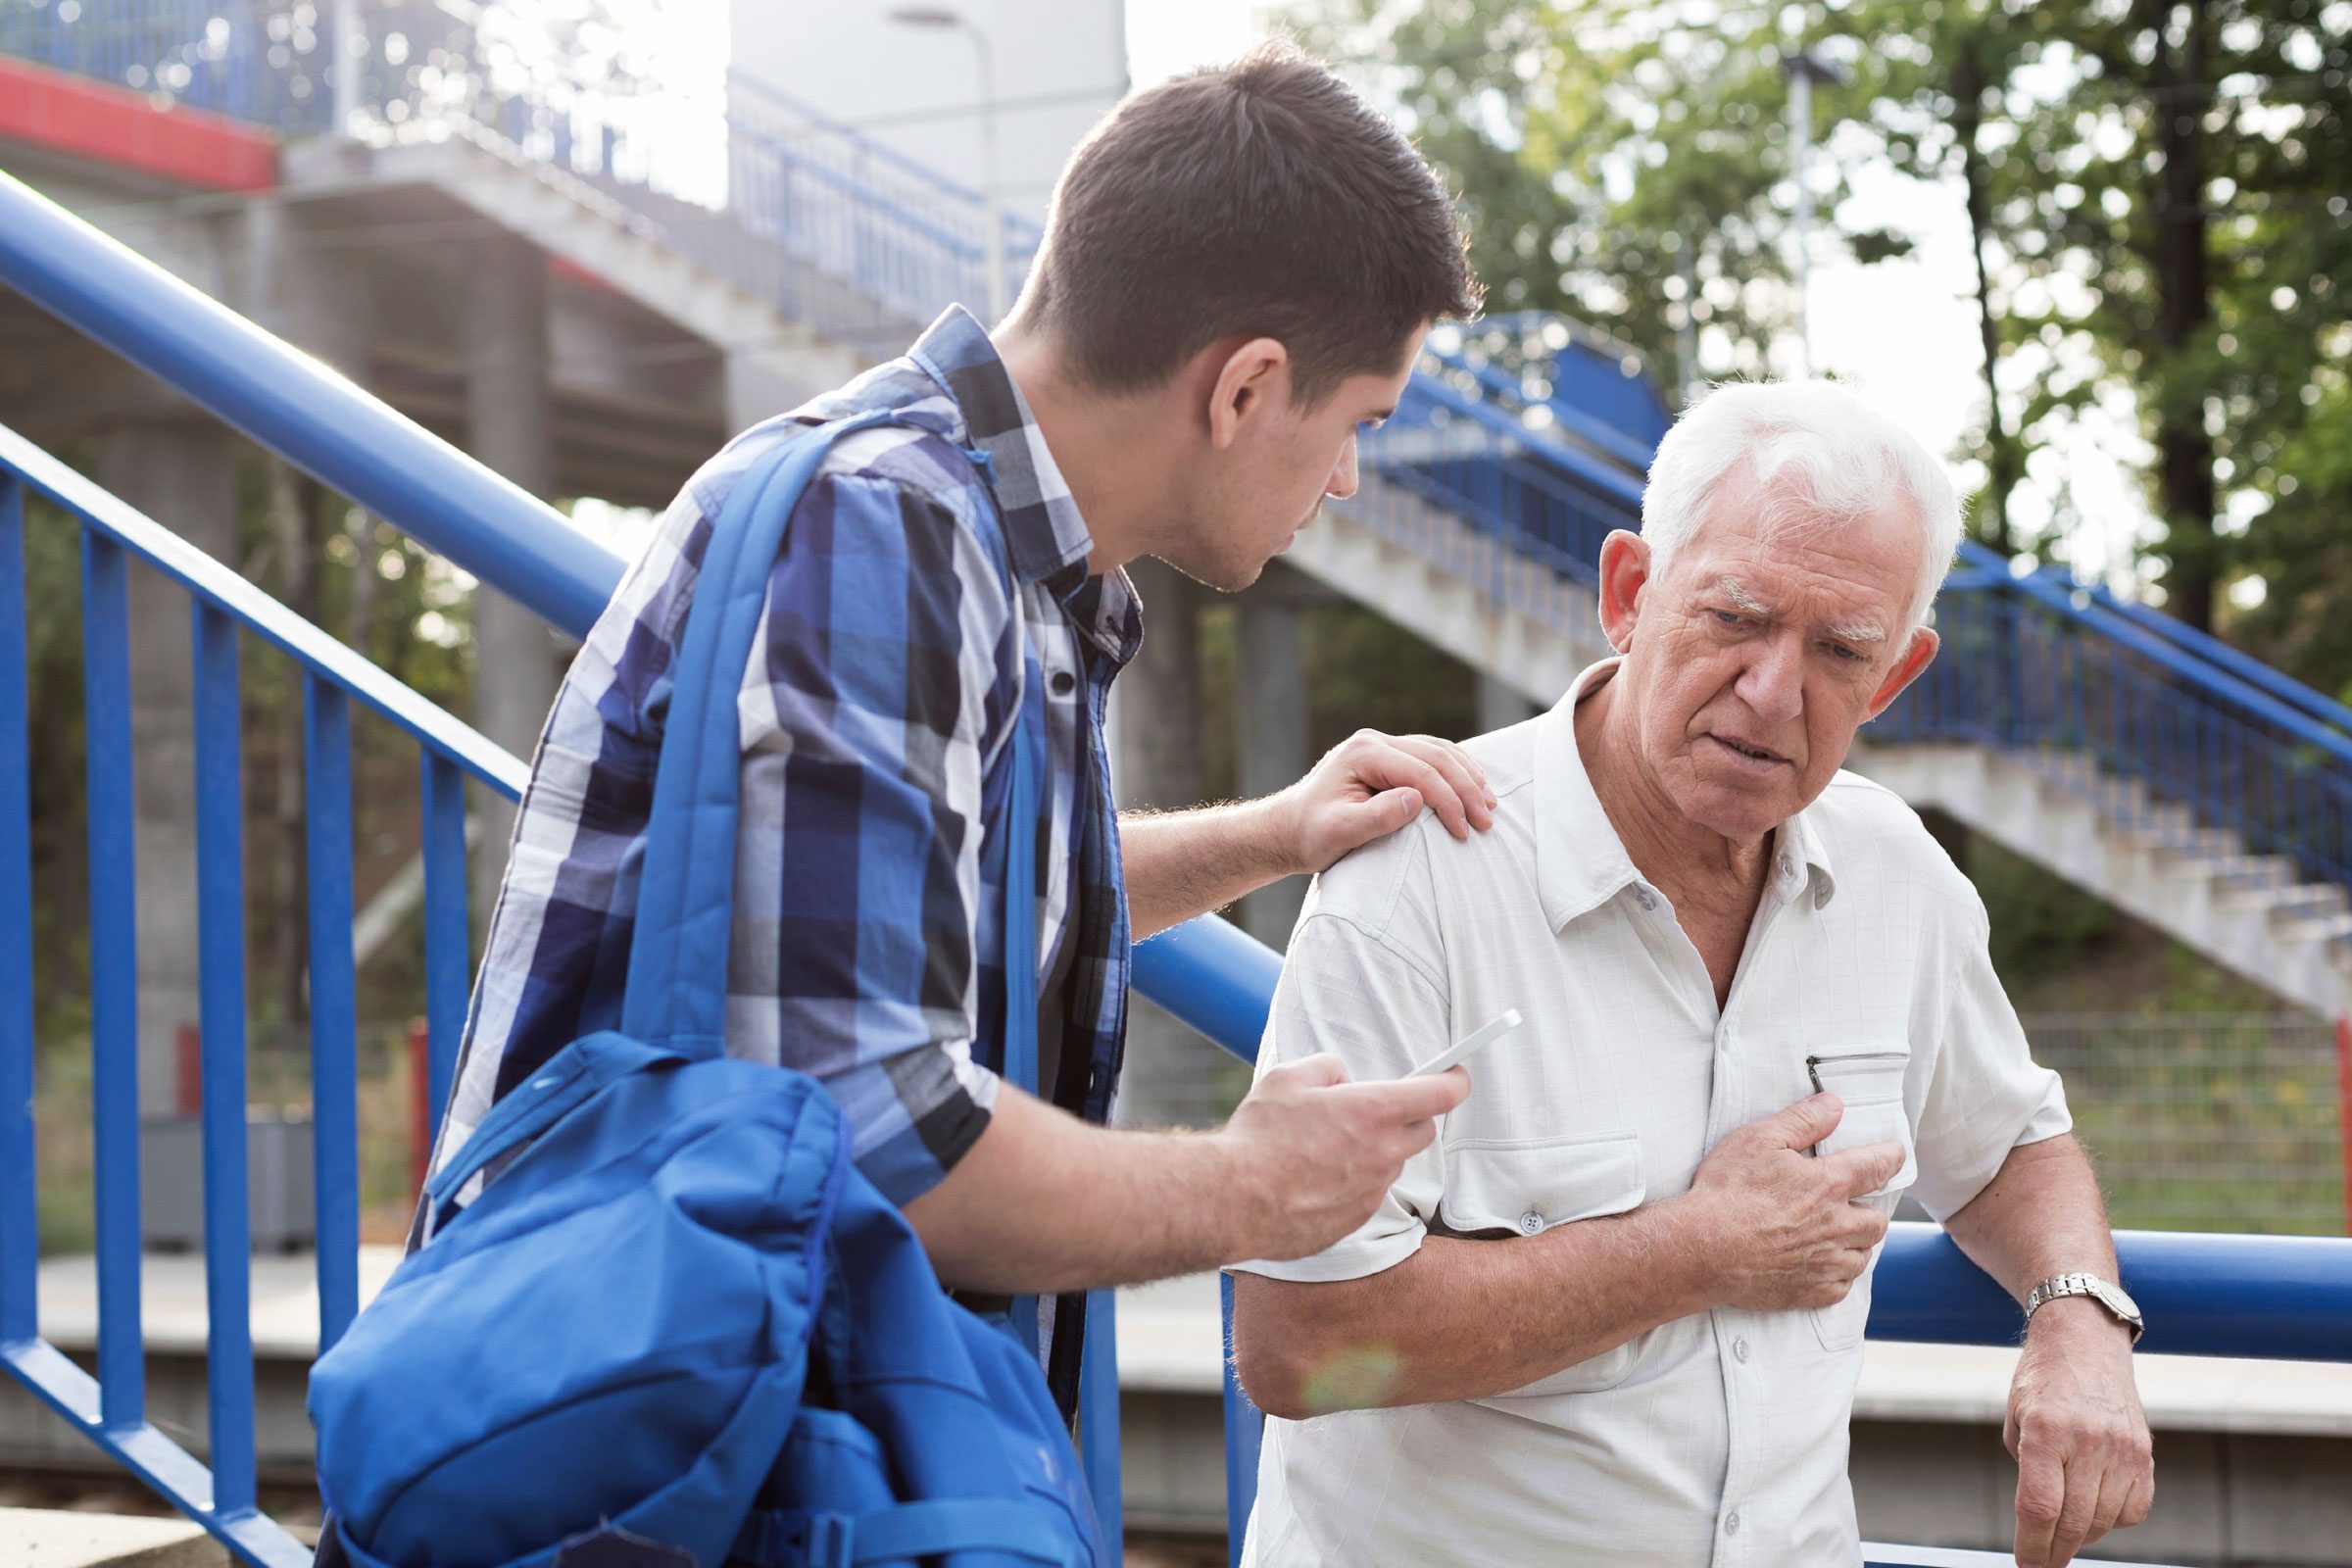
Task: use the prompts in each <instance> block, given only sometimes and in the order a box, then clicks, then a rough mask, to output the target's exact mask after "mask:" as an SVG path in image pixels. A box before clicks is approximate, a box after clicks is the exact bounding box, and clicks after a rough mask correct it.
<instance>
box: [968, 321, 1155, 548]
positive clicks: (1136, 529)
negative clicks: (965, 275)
mask: <svg viewBox="0 0 2352 1568" xmlns="http://www.w3.org/2000/svg"><path fill="white" fill-rule="evenodd" d="M996 346H997V356H998V358H999V359H1001V360H1003V361H1004V364H1005V373H1006V374H1007V375H1009V376H1011V377H1012V384H1013V385H1014V386H1016V387H1019V388H1020V391H1021V396H1022V397H1023V398H1024V399H1026V400H1027V402H1028V404H1029V413H1030V416H1031V417H1033V418H1035V419H1036V421H1037V427H1038V430H1039V432H1040V433H1041V434H1042V435H1043V436H1044V437H1045V442H1046V450H1047V451H1049V452H1051V453H1053V455H1054V466H1055V467H1057V468H1059V469H1060V470H1061V476H1062V478H1063V479H1064V480H1065V481H1067V482H1068V484H1069V487H1070V499H1071V500H1072V501H1073V502H1075V503H1076V504H1077V507H1078V515H1080V516H1081V517H1084V518H1085V519H1086V529H1087V532H1088V533H1089V534H1090V535H1092V536H1093V538H1094V541H1095V546H1094V549H1093V550H1092V551H1091V552H1089V553H1088V556H1087V560H1086V569H1087V570H1088V571H1089V572H1092V573H1101V572H1105V571H1109V570H1111V569H1112V568H1114V567H1117V566H1123V565H1125V564H1127V563H1128V562H1130V561H1133V560H1134V559H1135V558H1136V557H1138V556H1141V555H1145V554H1148V553H1150V551H1151V550H1152V543H1153V540H1154V538H1155V537H1156V535H1155V534H1154V531H1153V530H1154V526H1155V524H1156V521H1157V517H1158V515H1159V511H1160V508H1161V505H1162V500H1163V498H1164V497H1165V496H1166V494H1167V490H1168V486H1167V483H1166V480H1167V478H1168V475H1166V474H1165V473H1164V472H1163V471H1162V470H1163V469H1164V468H1165V466H1166V465H1165V463H1164V461H1163V455H1164V453H1165V451H1166V448H1167V446H1168V436H1169V431H1168V429H1167V417H1166V414H1165V411H1164V410H1163V409H1162V408H1161V407H1160V401H1159V399H1157V398H1156V397H1121V396H1117V395H1115V394H1104V393H1102V392H1098V391H1095V390H1093V389H1091V388H1088V387H1085V386H1082V385H1080V384H1078V383H1077V382H1076V381H1075V380H1074V379H1073V378H1072V377H1071V376H1070V375H1069V374H1068V373H1067V372H1066V371H1065V370H1064V368H1062V366H1061V364H1060V362H1059V360H1058V359H1057V357H1056V356H1055V354H1054V346H1053V344H1052V343H1051V342H1050V341H1048V340H1046V339H1045V338H1043V337H1042V336H1040V335H1039V334H1037V333H1035V332H1033V331H1030V330H1027V329H1026V328H1025V327H1024V326H1023V325H1022V324H1021V323H1020V322H1019V321H1018V320H1015V321H1009V322H1006V323H1005V326H1003V327H1001V328H999V330H998V332H997V334H996Z"/></svg>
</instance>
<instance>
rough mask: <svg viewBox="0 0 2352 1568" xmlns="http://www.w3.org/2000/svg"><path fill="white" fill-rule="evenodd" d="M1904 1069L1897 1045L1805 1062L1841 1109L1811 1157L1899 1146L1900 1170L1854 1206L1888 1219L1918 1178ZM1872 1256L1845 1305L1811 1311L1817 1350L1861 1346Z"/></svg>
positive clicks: (1905, 1058) (1905, 1053) (1906, 1056)
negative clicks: (1905, 1098)
mask: <svg viewBox="0 0 2352 1568" xmlns="http://www.w3.org/2000/svg"><path fill="white" fill-rule="evenodd" d="M1910 1066H1911V1051H1910V1048H1909V1047H1908V1046H1907V1045H1899V1044H1898V1045H1888V1046H1871V1047H1862V1048H1856V1049H1855V1050H1852V1051H1835V1052H1824V1053H1822V1054H1819V1055H1813V1056H1807V1057H1806V1058H1805V1067H1806V1070H1807V1072H1808V1073H1809V1074H1810V1076H1811V1079H1812V1087H1814V1088H1817V1089H1826V1090H1828V1091H1829V1092H1830V1093H1831V1094H1834V1095H1836V1096H1837V1097H1838V1099H1839V1100H1840V1101H1841V1102H1843V1103H1844V1105H1845V1113H1844V1114H1843V1115H1842V1116H1840V1117H1839V1118H1838V1126H1837V1128H1836V1130H1835V1131H1833V1132H1832V1133H1831V1134H1830V1136H1829V1137H1827V1138H1825V1139H1823V1140H1822V1141H1821V1142H1820V1143H1819V1144H1818V1145H1816V1146H1815V1147H1814V1152H1815V1153H1817V1154H1835V1153H1837V1152H1839V1151H1840V1150H1846V1149H1859V1148H1861V1147H1863V1146H1864V1145H1865V1144H1879V1143H1890V1142H1891V1143H1898V1144H1901V1145H1902V1146H1903V1163H1902V1167H1901V1168H1900V1169H1899V1170H1897V1171H1896V1172H1895V1173H1894V1176H1893V1178H1892V1179H1891V1180H1889V1181H1888V1182H1887V1185H1886V1186H1884V1187H1881V1188H1878V1189H1877V1190H1875V1191H1873V1192H1870V1193H1866V1194H1864V1195H1863V1196H1862V1197H1860V1198H1857V1199H1855V1200H1854V1201H1855V1202H1857V1203H1867V1204H1869V1205H1870V1206H1871V1207H1872V1208H1875V1209H1877V1210H1878V1211H1879V1212H1880V1213H1882V1214H1885V1215H1887V1217H1889V1218H1892V1217H1893V1214H1894V1209H1895V1205H1896V1204H1897V1203H1898V1202H1900V1201H1902V1196H1903V1192H1904V1190H1905V1189H1906V1188H1908V1187H1909V1186H1910V1185H1911V1184H1912V1182H1914V1181H1916V1180H1917V1179H1918V1177H1919V1156H1918V1152H1917V1151H1916V1149H1915V1148H1914V1142H1915V1140H1914V1138H1913V1135H1912V1131H1911V1117H1910V1113H1909V1112H1908V1111H1907V1110H1905V1109H1904V1106H1903V1080H1904V1076H1905V1074H1906V1073H1907V1072H1908V1071H1909V1070H1910ZM1882 1245H1883V1244H1882ZM1878 1261H1879V1258H1878V1250H1876V1249H1874V1250H1872V1252H1871V1257H1870V1267H1869V1268H1866V1269H1864V1270H1863V1273H1862V1276H1861V1278H1859V1279H1857V1280H1855V1281H1854V1288H1853V1289H1852V1290H1850V1291H1848V1292H1847V1293H1846V1295H1845V1299H1844V1300H1842V1301H1839V1302H1838V1304H1836V1305H1835V1306H1824V1307H1817V1308H1815V1309H1814V1310H1813V1314H1812V1316H1813V1327H1814V1330H1815V1332H1816V1333H1818V1334H1819V1335H1820V1338H1821V1345H1822V1348H1824V1349H1826V1350H1843V1349H1848V1348H1852V1347H1853V1346H1854V1345H1856V1344H1858V1343H1859V1342H1860V1341H1861V1339H1862V1331H1863V1328H1864V1326H1865V1325H1866V1324H1867V1323H1868V1321H1869V1319H1870V1280H1871V1270H1872V1269H1875V1268H1876V1267H1877V1266H1878Z"/></svg>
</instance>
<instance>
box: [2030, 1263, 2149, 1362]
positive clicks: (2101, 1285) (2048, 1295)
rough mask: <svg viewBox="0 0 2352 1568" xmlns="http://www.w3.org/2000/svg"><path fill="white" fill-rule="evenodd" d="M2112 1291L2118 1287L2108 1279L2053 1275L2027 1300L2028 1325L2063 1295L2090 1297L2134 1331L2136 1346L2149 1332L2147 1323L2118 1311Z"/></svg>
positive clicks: (2084, 1275)
mask: <svg viewBox="0 0 2352 1568" xmlns="http://www.w3.org/2000/svg"><path fill="white" fill-rule="evenodd" d="M2112 1289H2115V1287H2113V1286H2110V1285H2109V1284H2108V1282H2107V1281H2106V1280H2104V1279H2102V1278H2100V1277H2099V1276H2098V1275H2096V1274H2084V1273H2081V1272H2076V1273H2071V1274H2054V1275H2052V1276H2051V1277H2050V1278H2048V1279H2046V1280H2043V1281H2042V1282H2041V1283H2040V1284H2039V1285H2036V1286H2034V1289H2033V1291H2032V1292H2031V1293H2030V1294H2029V1295H2028V1296H2027V1297H2026V1322H2027V1323H2028V1324H2031V1323H2032V1322H2033V1321H2034V1313H2035V1312H2036V1311H2038V1310H2040V1309H2041V1307H2042V1306H2043V1305H2044V1304H2045V1303H2047V1302H2050V1301H2054V1300H2056V1299H2058V1298H2060V1297H2062V1296H2083V1297H2088V1298H2089V1299H2091V1300H2093V1301H2096V1302H2098V1303H2099V1306H2100V1308H2101V1309H2102V1310H2104V1311H2106V1312H2107V1313H2109V1314H2110V1315H2111V1316H2113V1317H2114V1318H2115V1320H2116V1321H2117V1322H2118V1323H2121V1324H2123V1325H2124V1327H2126V1328H2128V1329H2130V1330H2131V1343H2132V1344H2134V1345H2137V1344H2138V1343H2139V1337H2140V1335H2142V1334H2143V1333H2145V1332H2146V1327H2145V1325H2144V1324H2142V1323H2140V1322H2138V1321H2135V1320H2134V1319H2133V1318H2132V1317H2131V1316H2130V1315H2128V1314H2126V1313H2124V1312H2122V1311H2120V1310H2118V1309H2117V1307H2116V1305H2115V1303H2114V1302H2112V1301H2110V1300H2108V1299H2107V1295H2106V1293H2107V1291H2108V1290H2112ZM2119 1294H2120V1292H2119Z"/></svg>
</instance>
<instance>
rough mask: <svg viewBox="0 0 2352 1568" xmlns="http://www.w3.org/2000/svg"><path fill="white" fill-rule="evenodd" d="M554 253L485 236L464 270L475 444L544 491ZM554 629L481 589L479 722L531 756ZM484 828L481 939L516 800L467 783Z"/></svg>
mask: <svg viewBox="0 0 2352 1568" xmlns="http://www.w3.org/2000/svg"><path fill="white" fill-rule="evenodd" d="M466 445H467V446H468V447H469V448H470V449H471V450H472V453H473V455H474V457H476V458H478V459H479V460H481V462H483V463H484V464H486V465H488V466H490V467H492V468H495V469H497V470H498V471H499V472H500V473H503V474H505V475H506V476H507V477H508V478H509V479H512V480H513V481H514V482H515V484H517V485H519V486H521V487H522V488H523V489H525V490H528V491H529V492H531V494H533V495H535V496H541V497H548V496H552V495H553V494H554V491H555V487H556V442H555V411H554V406H553V397H552V395H551V393H550V390H549V385H548V324H547V259H546V258H545V257H544V256H543V255H542V254H541V253H540V252H539V250H538V248H537V247H536V246H533V245H531V244H529V243H527V242H526V241H523V240H520V239H517V238H515V237H513V236H511V235H501V236H499V237H498V238H496V239H491V240H485V241H482V242H481V243H480V245H479V246H478V248H477V249H476V251H475V253H474V265H473V267H472V268H471V269H470V270H469V274H468V276H467V277H466ZM558 660H559V655H558V652H557V645H556V640H555V634H554V633H553V632H552V631H551V630H550V628H549V627H548V625H547V623H546V622H545V621H543V620H541V619H540V618H539V617H538V616H537V615H535V614H533V613H531V612H530V611H528V610H525V609H524V608H523V607H522V606H520V605H518V604H516V603H515V601H514V600H512V599H510V598H508V597H507V596H506V595H505V594H503V593H500V592H499V591H498V590H496V589H494V588H491V587H489V586H488V585H486V584H485V585H484V586H481V587H478V588H476V589H475V590H474V592H473V670H474V675H473V724H474V727H475V728H476V729H478V730H480V731H481V732H482V733H483V734H485V735H487V736H489V737H490V738H491V739H492V740H494V741H496V742H498V744H500V745H501V746H504V747H506V748H507V749H508V750H509V751H511V752H513V753H515V755H516V756H517V757H522V758H526V759H527V758H528V757H529V756H530V755H531V752H532V749H533V748H534V747H535V746H537V744H538V741H539V730H540V726H541V725H542V724H544V723H545V722H546V719H547V711H548V708H549V707H550V706H551V705H552V704H553V703H554V702H555V696H556V682H557V677H558V674H559V668H558ZM468 793H469V798H470V804H469V806H468V809H469V810H471V811H473V812H475V813H477V814H478V816H479V818H480V822H481V831H480V834H479V836H478V837H477V838H475V840H474V844H473V852H472V855H471V857H470V860H469V863H470V865H471V866H472V870H473V884H474V904H475V913H474V927H473V934H474V937H475V939H476V941H479V939H480V937H481V933H482V930H483V926H484V923H485V922H486V921H487V920H488V919H489V913H490V908H491V906H492V903H493V901H494V900H495V899H496V898H497V894H498V885H499V881H500V879H501V878H503V877H504V876H505V874H506V868H507V840H508V837H509V835H510V834H511V833H512V832H513V830H514V826H515V809H514V808H513V806H511V805H510V804H508V803H507V802H506V801H505V800H503V799H499V798H496V797H493V796H492V795H490V794H489V792H488V791H486V790H481V789H478V788H476V789H474V790H472V791H469V792H468Z"/></svg>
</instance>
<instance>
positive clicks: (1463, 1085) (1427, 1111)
mask: <svg viewBox="0 0 2352 1568" xmlns="http://www.w3.org/2000/svg"><path fill="white" fill-rule="evenodd" d="M1332 1093H1333V1094H1338V1095H1347V1096H1348V1097H1349V1098H1350V1099H1353V1100H1355V1101H1357V1102H1359V1103H1362V1104H1363V1105H1365V1106H1366V1107H1367V1108H1369V1109H1370V1110H1371V1111H1372V1113H1373V1114H1375V1115H1377V1116H1381V1117H1383V1118H1386V1119H1388V1120H1392V1121H1396V1122H1398V1123H1404V1122H1416V1121H1427V1120H1429V1119H1430V1118H1431V1117H1432V1116H1443V1115H1445V1114H1446V1112H1447V1111H1449V1110H1451V1109H1453V1107H1454V1106H1456V1105H1458V1104H1460V1103H1462V1102H1463V1101H1464V1100H1465V1099H1467V1098H1468V1097H1469V1094H1470V1074H1469V1073H1468V1072H1467V1071H1465V1070H1464V1069H1462V1068H1460V1067H1448V1068H1446V1070H1445V1071H1444V1072H1442V1073H1439V1074H1437V1075H1436V1076H1434V1077H1430V1078H1395V1079H1391V1080H1389V1081H1387V1082H1385V1083H1368V1084H1343V1085H1341V1086H1340V1087H1338V1088H1336V1089H1334V1090H1333V1091H1332Z"/></svg>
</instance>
